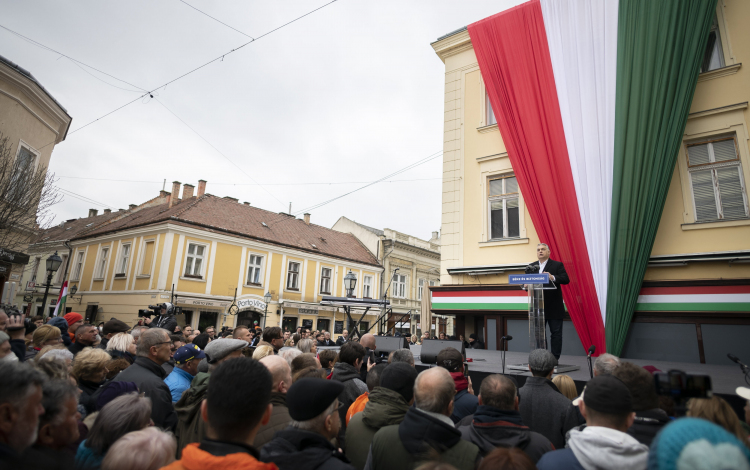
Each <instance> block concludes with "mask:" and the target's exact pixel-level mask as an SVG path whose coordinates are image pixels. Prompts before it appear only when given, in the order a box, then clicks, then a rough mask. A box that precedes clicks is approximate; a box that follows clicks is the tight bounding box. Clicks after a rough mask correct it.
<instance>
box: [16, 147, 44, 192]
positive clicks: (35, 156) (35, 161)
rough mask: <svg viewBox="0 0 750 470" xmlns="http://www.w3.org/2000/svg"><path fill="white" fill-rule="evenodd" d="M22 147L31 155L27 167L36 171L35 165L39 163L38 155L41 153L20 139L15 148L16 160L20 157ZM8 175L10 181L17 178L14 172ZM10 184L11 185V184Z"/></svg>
mask: <svg viewBox="0 0 750 470" xmlns="http://www.w3.org/2000/svg"><path fill="white" fill-rule="evenodd" d="M24 149H25V150H27V151H28V152H29V153H30V154H31V156H32V157H31V162H30V164H29V167H30V168H32V169H33V170H34V171H36V167H37V164H38V163H39V156H40V155H41V152H38V151H37V150H35V149H34V147H32V146H31V145H29V144H27V143H26V142H24V141H23V140H20V141H19V142H18V148H17V149H16V160H18V159H19V158H20V157H21V151H22V150H24ZM14 165H15V161H14ZM10 177H11V181H12V182H13V181H14V180H15V179H16V178H17V176H16V175H15V174H14V175H11V176H10ZM11 186H13V184H12V185H11Z"/></svg>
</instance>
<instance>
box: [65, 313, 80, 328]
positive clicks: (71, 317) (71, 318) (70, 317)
mask: <svg viewBox="0 0 750 470" xmlns="http://www.w3.org/2000/svg"><path fill="white" fill-rule="evenodd" d="M63 318H64V319H65V321H66V322H68V326H70V325H72V324H73V323H76V322H79V321H81V320H83V317H82V316H81V314H80V313H76V312H70V313H68V314H67V315H65V316H64V317H63Z"/></svg>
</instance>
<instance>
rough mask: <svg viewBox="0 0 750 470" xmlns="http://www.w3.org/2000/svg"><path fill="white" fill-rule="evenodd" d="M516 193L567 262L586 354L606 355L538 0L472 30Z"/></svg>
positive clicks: (566, 293) (569, 300)
mask: <svg viewBox="0 0 750 470" xmlns="http://www.w3.org/2000/svg"><path fill="white" fill-rule="evenodd" d="M468 29H469V36H470V37H471V42H472V44H473V45H474V52H475V53H476V56H477V61H478V62H479V69H480V70H481V72H482V78H483V79H484V83H485V85H486V86H487V90H488V92H489V95H490V102H491V103H492V109H494V110H495V116H496V118H497V123H498V126H499V128H500V133H501V134H502V137H503V142H504V143H505V146H506V148H507V150H508V156H509V158H510V162H511V164H512V166H513V170H514V171H515V174H516V178H517V179H518V183H519V186H520V188H521V193H522V194H523V197H524V199H525V201H526V207H528V208H529V213H530V215H531V220H532V222H533V223H534V228H535V229H536V231H537V233H538V234H539V239H540V240H541V241H542V242H544V243H547V244H548V245H549V246H550V249H551V251H552V259H556V260H559V261H562V262H563V263H565V268H566V270H567V272H568V275H569V276H570V284H569V285H567V286H565V287H563V289H562V293H563V299H564V300H565V304H566V306H567V308H568V312H569V313H570V316H571V318H572V320H573V324H574V325H575V327H576V331H577V332H578V336H579V337H580V338H581V343H582V344H583V347H584V349H588V347H589V346H590V345H592V344H594V345H596V351H597V352H598V353H602V352H604V351H605V350H606V344H605V339H604V323H603V321H602V315H601V312H600V310H599V302H598V299H597V296H596V288H595V286H594V278H593V275H592V273H591V265H590V262H589V255H588V251H587V248H586V239H585V236H584V233H583V227H582V225H581V216H580V214H579V211H578V201H577V199H576V190H575V184H574V183H573V175H572V172H571V169H570V161H569V160H568V149H567V146H566V144H565V132H564V130H563V124H562V118H561V116H560V105H559V103H558V100H557V91H556V88H555V78H554V73H553V71H552V62H551V60H550V55H549V48H548V46H547V34H546V32H545V29H544V19H543V17H542V8H541V5H540V4H539V0H532V1H530V2H527V3H524V4H522V5H519V6H518V7H515V8H512V9H510V10H507V11H504V12H502V13H499V14H497V15H494V16H491V17H489V18H486V19H484V20H481V21H478V22H477V23H474V24H472V25H470V26H469V28H468Z"/></svg>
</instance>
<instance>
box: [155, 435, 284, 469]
mask: <svg viewBox="0 0 750 470" xmlns="http://www.w3.org/2000/svg"><path fill="white" fill-rule="evenodd" d="M227 468H231V469H232V470H276V469H277V467H276V465H274V464H272V463H263V462H261V461H259V460H258V452H257V451H256V450H255V449H253V448H251V447H246V446H240V445H238V444H231V443H224V442H218V441H210V440H205V441H203V442H201V443H200V445H198V444H197V443H193V444H190V445H189V446H187V447H186V448H185V449H184V450H183V452H182V458H181V459H180V460H177V461H175V462H172V463H171V464H169V465H167V466H166V467H162V470H197V469H200V470H224V469H227Z"/></svg>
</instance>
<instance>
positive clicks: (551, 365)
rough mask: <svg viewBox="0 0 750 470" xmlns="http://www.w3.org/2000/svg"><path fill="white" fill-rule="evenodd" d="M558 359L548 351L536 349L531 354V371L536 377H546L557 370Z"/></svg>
mask: <svg viewBox="0 0 750 470" xmlns="http://www.w3.org/2000/svg"><path fill="white" fill-rule="evenodd" d="M556 365H557V359H555V356H553V355H552V353H551V352H549V351H547V350H546V349H535V350H533V351H531V352H530V353H529V369H531V374H532V375H533V376H534V377H546V376H548V375H549V373H550V372H552V371H553V370H554V369H555V366H556Z"/></svg>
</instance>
